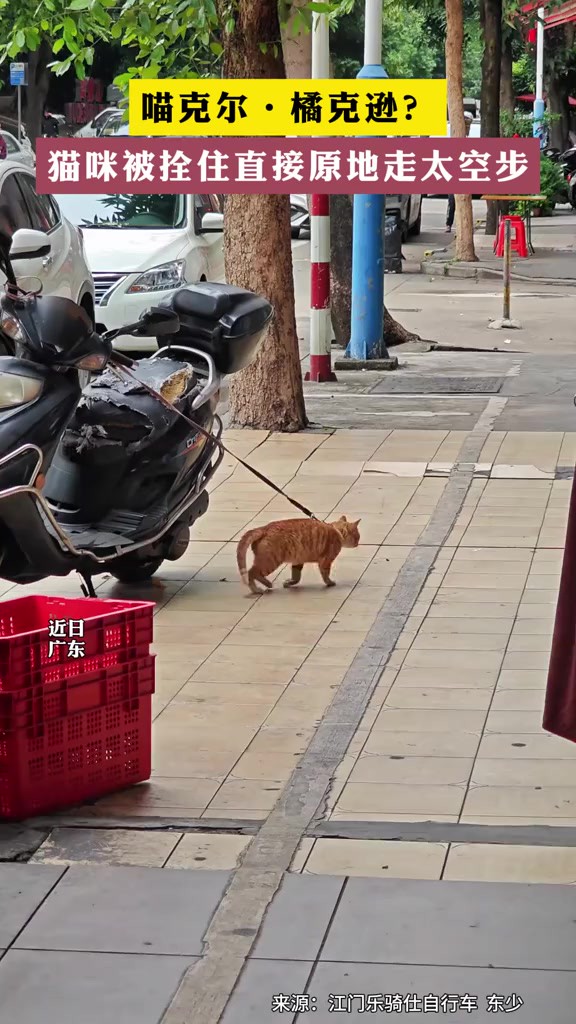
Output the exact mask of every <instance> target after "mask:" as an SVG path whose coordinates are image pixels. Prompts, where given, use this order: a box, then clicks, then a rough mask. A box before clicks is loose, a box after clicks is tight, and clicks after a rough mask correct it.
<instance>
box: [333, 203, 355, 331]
mask: <svg viewBox="0 0 576 1024" xmlns="http://www.w3.org/2000/svg"><path fill="white" fill-rule="evenodd" d="M352 210H353V200H352V196H330V249H331V254H330V260H331V262H330V306H331V313H332V327H333V329H334V338H335V340H336V344H337V345H340V346H341V348H346V346H347V344H348V342H349V341H350V325H351V321H352Z"/></svg>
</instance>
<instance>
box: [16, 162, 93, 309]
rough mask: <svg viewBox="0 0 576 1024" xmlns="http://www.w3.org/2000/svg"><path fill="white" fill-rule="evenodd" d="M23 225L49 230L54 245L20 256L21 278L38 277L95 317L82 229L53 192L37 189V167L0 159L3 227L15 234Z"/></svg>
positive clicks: (48, 289) (46, 290)
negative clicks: (30, 255) (46, 250)
mask: <svg viewBox="0 0 576 1024" xmlns="http://www.w3.org/2000/svg"><path fill="white" fill-rule="evenodd" d="M21 228H28V229H32V230H35V231H43V232H45V234H46V235H48V238H49V240H50V247H51V248H50V253H49V255H48V256H45V257H44V258H43V259H41V258H37V259H30V260H18V263H17V270H18V279H19V280H23V279H24V278H27V279H30V278H36V279H37V280H38V281H39V282H40V284H41V286H42V292H43V294H45V295H60V296H62V297H63V298H67V299H73V300H74V302H77V303H79V305H81V306H83V307H84V309H85V310H86V312H87V313H88V314H89V315H90V317H92V319H93V318H94V285H93V283H92V277H91V274H90V270H89V269H88V265H87V263H86V258H85V255H84V246H83V241H82V236H81V234H80V232H79V231H78V229H77V228H76V227H75V226H74V225H73V224H71V223H70V222H69V221H68V220H67V219H66V217H63V216H62V213H61V211H60V208H59V206H58V203H57V202H56V200H55V199H54V198H53V196H48V195H40V194H39V193H38V192H37V191H36V179H35V175H34V173H33V171H30V170H28V169H27V168H26V167H24V166H22V165H19V164H16V163H12V162H11V161H9V160H3V161H0V231H2V232H4V234H6V235H7V236H8V237H9V238H12V236H13V235H14V233H15V232H16V231H19V230H20V229H21ZM2 283H4V282H3V281H2Z"/></svg>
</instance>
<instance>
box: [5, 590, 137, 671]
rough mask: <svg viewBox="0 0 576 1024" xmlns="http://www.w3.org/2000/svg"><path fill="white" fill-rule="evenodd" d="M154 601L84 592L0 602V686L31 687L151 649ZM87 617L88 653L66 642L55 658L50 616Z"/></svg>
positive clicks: (85, 638) (57, 648)
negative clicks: (75, 652)
mask: <svg viewBox="0 0 576 1024" xmlns="http://www.w3.org/2000/svg"><path fill="white" fill-rule="evenodd" d="M153 609H154V604H153V602H151V601H106V600H100V599H99V598H85V597H74V598H71V597H48V596H38V597H20V598H16V599H15V600H13V601H2V602H0V691H12V690H18V689H20V688H26V687H28V686H31V685H35V684H38V683H40V682H44V683H48V682H55V681H59V680H62V679H70V678H74V677H78V676H81V675H85V674H87V673H94V672H98V671H101V670H102V669H108V668H113V667H114V666H116V665H119V664H123V663H126V662H129V661H134V660H135V659H137V658H143V657H146V656H147V655H148V654H149V653H150V644H151V642H152V614H153ZM56 619H75V620H78V619H82V620H83V622H84V635H83V636H82V637H81V638H79V640H80V641H81V642H82V643H83V644H84V654H85V656H84V657H83V658H71V657H69V654H68V648H67V645H65V644H64V645H62V646H55V647H54V649H53V651H52V656H51V657H50V656H49V655H50V639H51V638H50V637H49V631H48V627H49V623H50V620H56Z"/></svg>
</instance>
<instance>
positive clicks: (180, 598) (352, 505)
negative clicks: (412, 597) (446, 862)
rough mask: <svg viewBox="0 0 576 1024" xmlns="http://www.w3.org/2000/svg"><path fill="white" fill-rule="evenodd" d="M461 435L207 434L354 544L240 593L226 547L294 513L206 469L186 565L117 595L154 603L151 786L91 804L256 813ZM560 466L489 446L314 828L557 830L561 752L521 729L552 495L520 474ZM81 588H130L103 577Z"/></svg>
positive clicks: (561, 502)
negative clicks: (256, 590)
mask: <svg viewBox="0 0 576 1024" xmlns="http://www.w3.org/2000/svg"><path fill="white" fill-rule="evenodd" d="M463 438H464V435H463V434H462V433H460V432H451V433H449V432H446V431H418V430H415V431H401V430H399V431H345V430H339V431H336V432H335V433H333V434H319V433H315V432H309V433H304V434H299V435H272V436H270V437H267V436H266V434H265V433H259V432H247V431H239V432H234V431H231V432H229V436H228V443H229V444H230V446H231V447H233V449H234V450H235V451H237V452H238V453H239V454H242V455H243V456H247V457H249V460H250V461H251V463H252V464H253V465H254V466H256V467H257V468H258V469H260V470H261V471H264V472H266V473H269V474H270V475H271V477H273V478H274V480H276V481H277V482H279V483H281V484H285V485H287V489H288V492H289V493H290V494H291V495H292V496H294V497H296V498H298V499H300V500H302V501H304V502H305V503H306V504H308V505H309V506H311V507H312V508H313V509H314V511H315V512H316V513H317V514H319V515H322V516H325V517H333V516H337V515H340V514H342V513H345V514H348V515H350V516H356V517H358V516H361V517H362V524H361V534H362V544H361V546H360V547H359V548H358V549H356V550H354V551H344V552H343V553H342V556H341V558H340V559H339V560H338V562H337V563H336V567H335V578H336V580H337V581H338V584H339V585H338V586H337V587H336V588H334V589H333V590H331V591H326V590H325V589H324V588H323V587H322V586H321V584H320V581H319V579H317V574H316V572H315V571H313V570H312V568H308V569H307V570H306V572H305V577H304V585H303V587H302V589H301V590H297V591H286V590H284V589H283V588H282V587H279V588H277V589H275V590H274V591H273V592H272V593H270V594H266V595H264V596H263V597H261V598H258V599H256V600H254V599H249V598H247V597H246V595H245V591H244V589H243V587H242V586H241V584H240V582H239V580H238V577H237V569H236V565H235V546H236V542H237V539H238V537H239V536H240V535H241V534H242V532H243V531H244V530H245V529H246V528H248V527H249V526H254V525H256V524H258V523H263V522H266V521H269V520H270V519H272V518H282V517H291V516H293V515H295V514H297V513H296V512H295V510H294V509H293V508H292V507H291V506H290V505H289V504H288V503H287V502H286V501H285V499H284V498H281V497H279V496H275V495H274V494H273V492H271V491H270V489H268V488H267V487H266V486H265V485H264V484H262V483H260V482H259V481H257V480H255V479H254V478H253V477H251V476H250V475H249V474H248V473H247V471H246V470H244V469H243V468H241V467H238V466H237V465H236V464H235V463H234V462H233V460H232V459H227V460H226V463H225V464H224V467H223V471H222V473H221V475H220V476H219V477H218V480H217V482H216V486H215V487H214V490H213V493H212V496H211V507H210V511H209V513H208V515H207V516H206V517H205V518H203V519H202V520H201V521H200V522H199V524H197V528H196V529H195V532H194V540H193V541H192V543H191V544H190V547H189V549H188V552H187V553H186V555H185V557H184V558H183V559H181V560H180V561H179V562H177V563H175V564H173V565H172V564H171V563H165V564H164V566H163V568H162V570H161V578H162V579H163V581H164V583H165V589H164V591H158V589H157V588H156V587H149V588H140V589H139V590H138V592H137V593H138V596H140V595H142V596H151V597H153V598H158V597H159V598H160V599H159V603H158V610H157V614H156V618H155V641H156V642H155V649H156V652H157V655H158V657H157V694H156V697H155V714H156V722H155V728H154V744H155V751H154V778H153V781H152V783H151V784H150V785H148V786H140V787H137V788H136V789H133V790H130V791H128V792H126V793H122V794H120V795H118V796H115V797H110V798H108V799H106V800H104V801H101V802H100V804H99V805H98V808H97V813H101V814H103V815H112V814H113V815H121V816H126V817H131V816H133V815H151V814H152V815H160V816H164V817H168V818H169V817H189V818H196V817H201V816H206V817H209V818H211V819H212V818H214V819H263V818H265V817H266V815H267V813H268V812H269V811H270V809H271V807H272V806H273V804H274V803H275V801H276V799H277V797H278V795H279V793H280V791H281V789H282V787H283V785H284V784H285V783H286V781H287V779H288V778H289V776H290V774H291V772H292V770H293V768H294V765H295V763H296V760H297V758H298V757H299V755H300V754H301V753H302V751H303V750H304V749H305V747H306V746H307V744H308V742H309V740H310V738H311V736H312V734H313V731H314V729H315V727H316V725H317V723H318V721H319V720H320V718H321V717H322V715H323V713H324V712H325V710H326V708H327V707H328V705H329V703H330V701H331V700H332V698H333V696H334V693H335V690H336V688H337V687H338V685H339V683H340V682H341V680H342V678H343V676H344V673H345V671H346V669H347V667H348V665H349V664H350V662H351V661H352V658H353V657H354V655H355V654H356V652H357V650H358V648H359V646H360V644H361V643H362V641H363V640H364V638H365V636H366V634H367V632H368V630H369V628H370V626H371V624H372V622H373V621H374V618H375V616H376V614H377V612H378V610H379V608H380V606H381V605H382V603H383V601H384V599H385V597H386V595H387V594H388V593H389V590H390V588H391V586H392V584H393V583H394V580H395V579H396V577H397V574H398V572H399V570H400V568H401V567H402V565H403V563H404V561H405V559H406V557H407V556H408V554H409V552H410V550H411V547H412V545H413V544H415V543H416V542H417V541H418V538H419V536H420V535H421V533H422V531H423V529H424V528H425V527H426V525H427V523H428V522H429V520H430V517H431V515H432V513H433V511H434V509H435V507H436V504H437V502H438V499H439V498H440V496H441V494H442V493H443V490H444V487H445V485H446V477H447V474H448V472H449V470H450V468H451V465H452V464H453V463H454V461H455V460H456V458H457V455H458V452H459V449H460V446H461V444H462V441H463ZM575 454H576V434H572V435H563V434H561V433H548V434H524V433H522V434H507V435H505V434H502V433H500V434H496V433H493V434H491V435H490V437H489V440H488V442H487V443H486V445H485V446H484V451H483V452H482V455H481V461H480V464H479V467H478V475H477V477H476V478H475V479H474V480H473V482H472V484H471V487H470V490H469V493H468V497H467V498H466V502H465V505H464V508H463V509H462V512H461V514H460V516H459V518H458V520H457V522H456V525H455V527H454V529H453V531H452V534H451V536H450V538H449V541H448V545H447V546H446V548H445V549H444V551H443V553H442V554H441V555H440V557H439V559H438V560H437V563H436V565H435V567H434V570H433V572H432V574H431V575H430V578H429V580H428V581H427V582H426V584H425V586H424V588H423V590H422V592H421V595H420V599H419V600H418V602H417V604H416V606H415V607H414V610H413V614H412V616H411V618H410V620H409V621H408V622H407V624H406V628H405V630H404V633H403V634H402V636H401V637H400V640H399V642H398V644H397V649H396V650H395V652H394V653H393V655H392V658H391V660H390V662H389V665H388V667H387V669H386V671H385V672H384V675H383V677H382V679H381V682H380V684H379V686H378V689H377V691H376V693H375V696H374V699H373V701H372V704H371V706H370V708H369V710H368V712H367V714H366V716H365V718H364V720H363V721H362V723H361V725H360V728H359V730H358V734H357V736H356V738H355V740H354V742H353V744H352V747H351V748H350V750H349V752H348V754H347V755H346V757H345V759H344V761H343V763H342V765H341V767H340V769H339V772H338V777H337V779H336V780H335V782H334V786H333V790H332V797H331V799H332V814H333V816H334V817H335V818H345V819H347V820H355V819H362V820H373V819H381V820H385V819H387V818H388V819H394V820H412V819H414V818H416V819H418V818H422V817H424V818H434V819H435V820H440V821H457V820H459V819H460V820H463V821H471V820H482V821H486V822H496V821H501V820H510V819H511V818H514V819H515V820H516V821H517V823H521V822H523V821H528V820H530V821H532V820H535V819H537V820H538V821H540V822H542V823H543V822H549V821H555V820H557V819H558V818H559V817H561V818H562V819H564V820H565V823H567V822H570V823H575V822H576V776H575V778H574V781H573V786H574V788H573V789H572V786H571V783H572V777H571V776H570V774H569V771H568V769H567V765H568V768H569V765H570V763H571V759H572V749H571V746H570V744H564V743H560V741H555V740H553V739H552V738H551V737H548V736H545V735H544V734H542V732H541V729H540V709H541V704H542V693H543V686H544V680H545V670H546V663H547V656H548V650H549V646H550V635H551V628H552V616H553V612H554V602H555V596H556V588H557V582H558V573H559V568H560V562H561V547H562V543H563V531H564V520H565V514H566V506H567V500H568V495H569V488H570V481H569V480H564V479H558V480H556V479H542V478H541V476H542V474H546V475H547V476H548V477H553V476H554V474H555V471H556V468H557V466H561V467H562V466H566V465H568V464H569V463H570V461H571V460H573V459H574V455H575ZM506 473H508V479H505V478H504V479H503V478H501V476H502V475H503V474H504V475H505V474H506ZM522 473H523V474H524V475H525V476H526V477H527V479H518V476H521V474H522ZM438 474H441V475H440V477H439V475H438ZM442 477H444V478H442ZM495 477H496V478H495ZM538 477H540V478H538ZM24 589H25V588H12V589H8V588H7V589H6V592H5V596H12V594H16V593H18V592H22V591H23V590H24ZM32 589H34V590H36V591H38V590H39V589H42V588H41V587H39V586H38V585H37V584H35V585H34V587H33V588H32ZM44 589H53V590H55V591H56V592H63V591H66V590H68V591H76V590H77V583H76V581H75V580H74V579H69V580H66V581H64V582H62V581H49V586H47V587H46V588H44ZM99 590H100V592H101V593H124V594H127V595H132V594H135V591H133V590H126V589H124V590H123V589H122V588H120V587H119V586H118V585H117V584H114V582H113V581H108V582H106V581H103V582H102V583H101V585H100V588H99ZM518 743H526V744H527V746H525V747H518V746H515V745H514V744H518ZM520 754H522V755H523V757H522V758H521V760H522V764H521V768H522V772H523V773H524V774H522V775H521V776H519V772H518V767H517V766H518V762H519V760H520V758H519V755H520ZM400 758H401V759H402V760H399V759H400ZM575 763H576V762H575ZM526 773H528V774H526ZM536 786H538V787H540V786H541V787H542V788H538V789H535V787H536Z"/></svg>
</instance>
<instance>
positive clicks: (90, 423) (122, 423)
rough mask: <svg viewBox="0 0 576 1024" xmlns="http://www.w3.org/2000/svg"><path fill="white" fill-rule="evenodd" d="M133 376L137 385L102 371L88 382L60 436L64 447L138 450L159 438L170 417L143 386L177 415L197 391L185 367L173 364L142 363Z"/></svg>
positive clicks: (169, 422)
mask: <svg viewBox="0 0 576 1024" xmlns="http://www.w3.org/2000/svg"><path fill="white" fill-rule="evenodd" d="M133 373H134V376H135V377H137V378H138V380H136V381H135V380H132V379H129V378H126V379H123V380H121V379H120V378H119V377H118V376H117V375H116V374H115V373H113V372H112V371H111V370H107V371H106V372H105V373H103V374H102V375H101V376H100V377H97V378H95V379H94V380H93V381H91V383H90V384H89V385H88V386H87V387H86V388H85V389H84V392H83V396H82V399H81V401H80V403H79V404H78V408H77V409H76V412H75V414H74V418H73V420H72V422H71V423H70V425H69V428H68V431H67V432H66V441H67V446H68V444H72V447H76V448H78V446H79V445H80V449H82V448H86V447H102V446H103V445H109V444H110V443H112V444H122V445H135V446H136V447H137V448H138V447H140V446H141V444H142V443H149V442H150V441H152V440H155V439H156V438H157V437H159V436H161V435H162V434H163V433H165V431H167V430H168V429H169V428H170V427H171V425H172V424H173V422H174V418H175V416H176V413H175V412H172V411H171V410H170V409H169V408H167V407H166V405H164V404H163V403H162V402H160V401H159V400H158V399H157V398H155V397H154V396H153V395H151V394H150V393H149V391H148V390H147V389H146V388H145V387H144V384H148V385H149V386H150V387H151V388H153V390H154V391H157V392H159V393H160V394H163V395H164V396H165V397H166V398H167V400H168V401H170V402H173V403H174V404H175V405H176V407H177V408H182V411H185V407H186V406H187V405H188V403H189V400H190V398H191V397H193V396H194V395H195V394H197V393H198V390H199V388H200V384H198V382H197V381H196V378H195V376H194V373H193V371H192V368H191V367H190V365H189V364H188V363H182V362H177V361H176V360H174V359H153V360H150V359H146V360H143V361H142V362H141V363H137V364H135V366H134V368H133ZM172 384H174V385H175V386H171V385H172Z"/></svg>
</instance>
